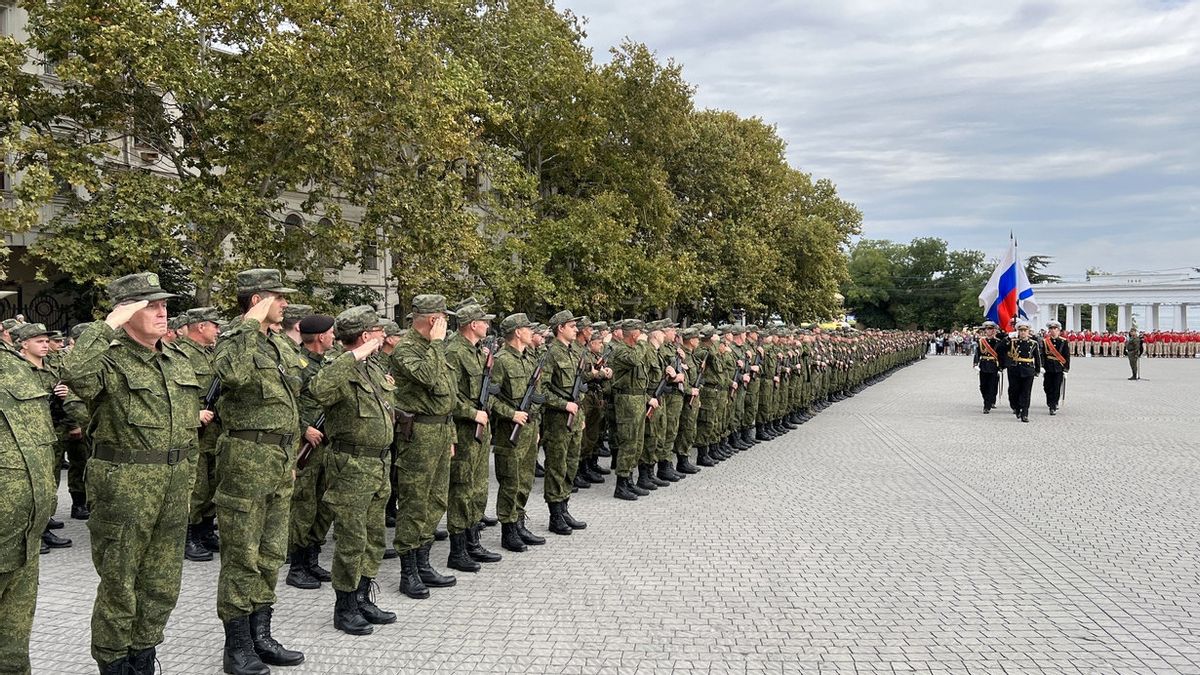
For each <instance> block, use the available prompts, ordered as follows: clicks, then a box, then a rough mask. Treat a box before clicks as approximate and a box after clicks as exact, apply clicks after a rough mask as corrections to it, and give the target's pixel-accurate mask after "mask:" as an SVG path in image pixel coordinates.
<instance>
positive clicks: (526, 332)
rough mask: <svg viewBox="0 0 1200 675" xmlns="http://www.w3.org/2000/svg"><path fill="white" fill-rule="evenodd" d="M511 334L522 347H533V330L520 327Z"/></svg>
mask: <svg viewBox="0 0 1200 675" xmlns="http://www.w3.org/2000/svg"><path fill="white" fill-rule="evenodd" d="M513 334H514V335H516V336H517V340H519V341H520V343H521V344H522V345H523V346H525V347H529V346H531V345H533V328H530V327H529V326H522V327H521V328H518V329H517V330H516V332H515V333H513Z"/></svg>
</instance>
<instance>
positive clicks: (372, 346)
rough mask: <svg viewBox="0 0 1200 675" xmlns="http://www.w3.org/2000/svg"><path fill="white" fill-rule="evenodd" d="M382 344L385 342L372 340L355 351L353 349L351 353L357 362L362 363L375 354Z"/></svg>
mask: <svg viewBox="0 0 1200 675" xmlns="http://www.w3.org/2000/svg"><path fill="white" fill-rule="evenodd" d="M382 344H383V340H381V339H379V338H372V339H370V340H367V341H366V342H364V343H362V344H361V345H359V346H357V347H355V348H354V349H351V350H350V353H351V354H353V355H354V360H355V361H362V360H363V359H365V358H367V357H368V356H370V355H372V354H374V353H375V352H376V351H377V350H378V349H379V347H380V346H381V345H382Z"/></svg>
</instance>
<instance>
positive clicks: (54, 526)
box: [46, 516, 64, 530]
mask: <svg viewBox="0 0 1200 675" xmlns="http://www.w3.org/2000/svg"><path fill="white" fill-rule="evenodd" d="M63 527H64V525H63V522H62V521H61V520H58V519H57V518H54V517H53V516H51V517H50V520H47V521H46V529H47V530H61V529H63Z"/></svg>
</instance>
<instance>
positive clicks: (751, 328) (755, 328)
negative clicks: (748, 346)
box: [746, 323, 758, 333]
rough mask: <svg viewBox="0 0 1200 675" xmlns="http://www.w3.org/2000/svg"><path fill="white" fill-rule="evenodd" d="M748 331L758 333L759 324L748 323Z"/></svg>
mask: <svg viewBox="0 0 1200 675" xmlns="http://www.w3.org/2000/svg"><path fill="white" fill-rule="evenodd" d="M746 332H747V333H757V332H758V324H756V323H748V324H746Z"/></svg>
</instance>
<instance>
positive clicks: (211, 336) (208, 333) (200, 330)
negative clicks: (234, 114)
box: [188, 321, 221, 347]
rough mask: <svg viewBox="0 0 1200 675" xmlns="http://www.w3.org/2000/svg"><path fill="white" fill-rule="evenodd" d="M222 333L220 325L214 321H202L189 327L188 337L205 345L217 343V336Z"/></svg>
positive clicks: (209, 345)
mask: <svg viewBox="0 0 1200 675" xmlns="http://www.w3.org/2000/svg"><path fill="white" fill-rule="evenodd" d="M220 334H221V329H220V327H218V326H217V324H215V323H213V322H212V321H201V322H200V323H194V324H192V325H191V326H190V327H188V337H190V338H191V339H193V340H195V341H196V342H198V343H200V344H202V345H204V346H205V347H211V346H213V345H215V344H217V336H218V335H220Z"/></svg>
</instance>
